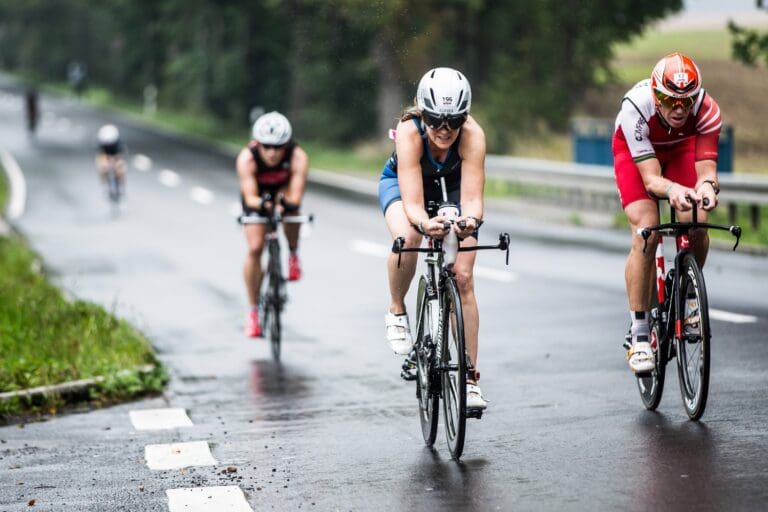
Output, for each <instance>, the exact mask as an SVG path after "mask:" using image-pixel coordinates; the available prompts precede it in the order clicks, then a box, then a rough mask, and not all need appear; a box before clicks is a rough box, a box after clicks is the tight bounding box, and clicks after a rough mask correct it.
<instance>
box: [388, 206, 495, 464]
mask: <svg viewBox="0 0 768 512" xmlns="http://www.w3.org/2000/svg"><path fill="white" fill-rule="evenodd" d="M442 208H456V206H455V205H453V204H449V203H443V204H442V205H441V209H442ZM451 222H452V221H446V223H445V228H446V229H451ZM461 223H463V221H460V226H461V227H462V228H463V227H464V226H462V225H461ZM478 227H479V226H478ZM426 241H427V244H426V247H410V248H408V247H404V244H405V238H403V237H398V238H396V239H395V241H394V243H393V245H392V252H394V253H395V254H397V255H398V261H397V264H398V267H399V266H400V258H401V256H402V253H404V252H421V253H425V254H426V257H425V259H424V261H425V263H426V269H425V271H424V274H423V275H422V276H421V278H420V279H419V288H418V292H417V301H416V331H415V332H416V336H415V339H414V348H413V352H412V353H411V356H409V358H408V359H406V361H405V363H403V372H402V373H401V376H402V377H403V378H404V379H405V380H415V381H416V398H417V400H418V403H419V420H420V422H421V431H422V434H423V436H424V442H425V443H426V444H427V446H432V445H433V444H434V442H435V438H436V437H437V422H438V416H439V412H438V411H439V406H440V403H439V401H440V399H441V398H442V400H443V413H444V414H443V416H444V417H443V423H444V426H445V437H446V440H447V443H448V450H449V451H450V453H451V457H452V458H454V459H456V460H458V459H459V457H461V454H462V452H463V450H464V437H465V433H466V420H467V418H468V417H469V418H477V419H480V418H481V417H482V415H483V410H482V409H467V395H466V391H467V386H466V381H467V379H473V380H474V379H475V369H474V366H473V364H472V361H471V360H470V358H469V356H468V355H467V352H466V349H465V345H464V317H463V315H462V309H461V299H460V297H459V290H458V287H457V285H456V279H455V276H454V274H453V271H452V268H453V265H452V264H449V263H447V261H454V260H455V259H456V258H455V257H456V255H455V253H453V254H451V253H450V252H448V253H446V251H447V247H446V244H445V242H444V241H443V240H438V239H435V238H431V237H429V236H426ZM484 249H499V250H502V251H506V252H507V264H509V234H507V233H501V234H499V243H498V244H496V245H477V246H474V247H460V246H459V247H458V248H457V249H455V250H457V251H459V252H464V251H479V250H484ZM414 369H415V374H414V373H413V370H414Z"/></svg>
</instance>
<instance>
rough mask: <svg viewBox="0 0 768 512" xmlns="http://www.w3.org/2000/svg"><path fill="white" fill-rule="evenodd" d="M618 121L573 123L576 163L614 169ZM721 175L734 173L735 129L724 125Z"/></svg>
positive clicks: (578, 120) (719, 161)
mask: <svg viewBox="0 0 768 512" xmlns="http://www.w3.org/2000/svg"><path fill="white" fill-rule="evenodd" d="M613 131H614V120H612V119H592V118H575V119H572V120H571V142H572V144H573V161H574V162H577V163H580V164H596V165H613V153H612V152H611V137H612V136H613ZM717 151H718V154H719V155H718V159H717V170H718V172H725V173H729V172H733V126H730V125H723V128H722V130H721V131H720V140H719V141H718V145H717Z"/></svg>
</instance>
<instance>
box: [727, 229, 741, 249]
mask: <svg viewBox="0 0 768 512" xmlns="http://www.w3.org/2000/svg"><path fill="white" fill-rule="evenodd" d="M728 231H730V232H731V234H732V235H733V236H735V237H736V243H735V244H734V245H733V250H734V251H735V250H736V248H737V247H738V246H739V240H741V227H739V226H731V227H730V228H728Z"/></svg>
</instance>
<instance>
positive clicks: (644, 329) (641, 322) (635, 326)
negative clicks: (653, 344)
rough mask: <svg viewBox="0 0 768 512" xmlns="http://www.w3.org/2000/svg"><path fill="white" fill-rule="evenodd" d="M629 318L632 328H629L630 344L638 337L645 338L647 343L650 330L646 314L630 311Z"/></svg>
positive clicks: (644, 312)
mask: <svg viewBox="0 0 768 512" xmlns="http://www.w3.org/2000/svg"><path fill="white" fill-rule="evenodd" d="M629 316H630V318H631V319H632V327H631V328H630V334H631V335H632V343H634V342H636V341H637V337H638V336H645V341H648V336H649V335H650V334H651V328H650V326H649V325H648V312H647V311H630V312H629Z"/></svg>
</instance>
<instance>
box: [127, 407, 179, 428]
mask: <svg viewBox="0 0 768 512" xmlns="http://www.w3.org/2000/svg"><path fill="white" fill-rule="evenodd" d="M129 414H130V417H131V423H133V428H135V429H136V430H164V429H172V428H182V427H191V426H193V425H192V420H190V419H189V416H187V411H185V410H184V409H142V410H138V411H131V412H130V413H129Z"/></svg>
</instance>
